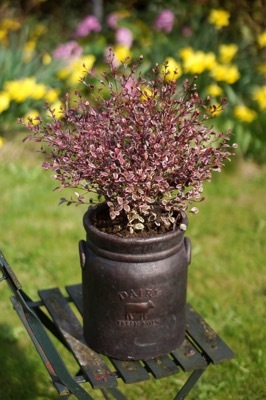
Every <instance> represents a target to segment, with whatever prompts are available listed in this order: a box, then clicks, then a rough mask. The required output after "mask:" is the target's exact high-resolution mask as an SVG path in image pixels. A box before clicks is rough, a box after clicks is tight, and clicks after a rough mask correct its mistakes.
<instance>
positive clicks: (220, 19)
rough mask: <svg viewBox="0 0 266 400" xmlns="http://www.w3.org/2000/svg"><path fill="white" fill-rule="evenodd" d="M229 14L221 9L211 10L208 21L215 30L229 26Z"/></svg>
mask: <svg viewBox="0 0 266 400" xmlns="http://www.w3.org/2000/svg"><path fill="white" fill-rule="evenodd" d="M229 18H230V13H229V12H228V11H225V10H223V9H213V10H211V12H210V14H209V18H208V21H209V22H210V23H211V24H213V25H214V26H215V27H216V28H217V29H221V28H223V27H224V26H228V25H229Z"/></svg>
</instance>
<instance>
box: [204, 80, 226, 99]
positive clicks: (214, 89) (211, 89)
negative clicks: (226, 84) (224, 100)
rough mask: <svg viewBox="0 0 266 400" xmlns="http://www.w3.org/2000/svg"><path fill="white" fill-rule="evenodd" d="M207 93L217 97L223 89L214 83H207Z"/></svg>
mask: <svg viewBox="0 0 266 400" xmlns="http://www.w3.org/2000/svg"><path fill="white" fill-rule="evenodd" d="M207 93H208V95H210V96H214V97H218V96H222V94H223V90H222V88H221V87H220V86H218V85H217V84H216V83H212V84H211V85H209V86H208V87H207Z"/></svg>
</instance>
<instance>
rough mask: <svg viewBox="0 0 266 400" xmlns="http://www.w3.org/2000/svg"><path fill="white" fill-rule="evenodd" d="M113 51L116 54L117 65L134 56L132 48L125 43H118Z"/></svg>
mask: <svg viewBox="0 0 266 400" xmlns="http://www.w3.org/2000/svg"><path fill="white" fill-rule="evenodd" d="M113 52H114V55H115V59H116V63H117V65H119V64H121V63H124V62H127V61H128V60H130V59H131V57H132V54H131V51H130V48H129V47H128V46H125V45H123V44H118V45H116V46H114V48H113Z"/></svg>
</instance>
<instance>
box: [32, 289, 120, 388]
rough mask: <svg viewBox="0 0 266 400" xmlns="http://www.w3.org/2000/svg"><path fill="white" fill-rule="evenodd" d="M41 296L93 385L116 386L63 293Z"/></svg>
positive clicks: (45, 291)
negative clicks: (91, 347)
mask: <svg viewBox="0 0 266 400" xmlns="http://www.w3.org/2000/svg"><path fill="white" fill-rule="evenodd" d="M39 295H40V297H41V299H42V301H43V303H44V305H45V306H46V308H47V310H48V311H49V313H50V315H51V317H52V318H53V320H54V322H55V324H56V326H57V328H58V329H59V331H60V332H61V334H62V337H63V338H64V340H65V341H66V343H67V344H68V346H69V348H70V350H71V351H72V353H73V355H74V357H75V358H76V360H77V361H78V363H79V365H80V368H81V369H82V371H83V373H84V374H85V375H86V376H87V378H88V380H89V382H90V383H91V385H92V386H93V387H94V388H98V387H102V386H103V387H114V386H116V385H117V381H116V379H115V378H114V376H113V374H112V373H111V371H110V370H109V368H108V367H107V365H106V364H105V363H104V362H103V360H102V358H101V357H100V356H99V355H98V354H97V353H95V352H94V351H92V350H91V349H90V348H89V347H88V346H87V344H86V342H85V340H84V337H83V329H82V326H81V324H80V322H79V320H78V319H77V317H76V316H75V314H74V312H73V311H72V309H71V308H70V306H69V304H68V302H67V300H66V299H65V298H64V296H63V295H62V293H61V291H60V290H59V289H58V288H54V289H48V290H41V291H39Z"/></svg>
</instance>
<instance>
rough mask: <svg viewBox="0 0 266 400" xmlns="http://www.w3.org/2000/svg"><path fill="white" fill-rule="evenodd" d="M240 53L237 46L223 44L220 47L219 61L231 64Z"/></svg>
mask: <svg viewBox="0 0 266 400" xmlns="http://www.w3.org/2000/svg"><path fill="white" fill-rule="evenodd" d="M237 51H238V46H237V45H236V44H233V43H232V44H221V45H220V46H219V60H220V62H221V63H224V64H229V63H230V62H231V61H232V59H233V58H234V56H235V55H236V53H237Z"/></svg>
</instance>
